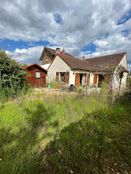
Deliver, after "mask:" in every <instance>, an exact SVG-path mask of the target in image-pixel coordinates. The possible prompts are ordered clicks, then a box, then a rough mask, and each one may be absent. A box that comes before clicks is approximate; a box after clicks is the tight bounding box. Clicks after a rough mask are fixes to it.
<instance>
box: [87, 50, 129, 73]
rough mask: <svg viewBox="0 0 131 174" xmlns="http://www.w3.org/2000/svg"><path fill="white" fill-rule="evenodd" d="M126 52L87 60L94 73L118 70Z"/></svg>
mask: <svg viewBox="0 0 131 174" xmlns="http://www.w3.org/2000/svg"><path fill="white" fill-rule="evenodd" d="M125 54H126V52H123V53H116V54H111V55H105V56H99V57H95V58H90V59H86V60H85V61H86V62H88V64H89V67H90V70H92V71H110V69H111V68H116V67H117V66H118V65H119V63H120V61H121V60H122V58H123V56H124V55H125Z"/></svg>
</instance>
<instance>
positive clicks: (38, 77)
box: [35, 71, 40, 79]
mask: <svg viewBox="0 0 131 174" xmlns="http://www.w3.org/2000/svg"><path fill="white" fill-rule="evenodd" d="M35 78H36V79H40V72H39V71H37V72H35Z"/></svg>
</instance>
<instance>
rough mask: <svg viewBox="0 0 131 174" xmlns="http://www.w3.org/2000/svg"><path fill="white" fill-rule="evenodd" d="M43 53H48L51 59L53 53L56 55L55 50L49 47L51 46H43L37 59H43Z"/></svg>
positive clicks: (53, 55)
mask: <svg viewBox="0 0 131 174" xmlns="http://www.w3.org/2000/svg"><path fill="white" fill-rule="evenodd" d="M45 53H47V54H48V55H49V57H50V59H51V60H52V61H53V60H54V58H55V55H56V50H54V49H51V48H47V47H44V49H43V51H42V54H41V56H40V59H39V60H42V59H43V57H44V54H45Z"/></svg>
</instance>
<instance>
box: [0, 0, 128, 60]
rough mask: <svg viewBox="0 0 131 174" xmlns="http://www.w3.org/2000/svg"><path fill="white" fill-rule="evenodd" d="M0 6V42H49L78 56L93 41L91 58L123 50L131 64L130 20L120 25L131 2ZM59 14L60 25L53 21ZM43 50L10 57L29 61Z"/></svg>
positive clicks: (32, 0)
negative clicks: (3, 40) (5, 39)
mask: <svg viewBox="0 0 131 174" xmlns="http://www.w3.org/2000/svg"><path fill="white" fill-rule="evenodd" d="M0 3H1V6H0V38H1V39H4V38H8V39H13V40H14V39H15V40H20V39H21V40H24V41H39V40H48V41H49V42H51V43H54V44H57V45H59V46H60V47H64V48H65V49H66V50H67V51H69V52H71V53H73V54H74V55H77V56H80V55H82V54H85V53H81V51H80V48H82V47H83V46H84V45H87V44H88V43H91V42H92V43H94V44H95V45H96V46H97V49H96V53H93V54H92V55H98V54H104V53H107V52H110V53H111V52H118V51H121V50H124V51H127V52H128V55H129V58H130V61H131V51H130V47H131V20H128V21H127V22H125V23H124V24H121V25H117V23H118V21H119V20H120V19H121V18H122V17H123V16H124V15H125V14H126V13H127V12H128V11H129V9H131V3H130V0H123V1H120V0H106V1H105V0H72V1H70V0H66V1H61V0H55V1H54V0H48V1H47V0H29V1H27V0H23V1H21V0H13V1H11V0H4V1H3V0H0ZM56 13H57V14H60V15H61V17H62V24H61V25H59V24H58V23H56V22H55V20H54V14H56ZM124 30H128V34H124V32H123V31H124ZM38 50H39V51H38ZM41 50H42V47H32V48H27V49H25V50H19V49H18V50H15V51H14V53H13V52H12V53H11V54H13V55H14V57H17V56H20V57H19V59H18V60H22V61H24V60H25V61H26V62H29V60H30V61H33V60H36V59H37V60H38V58H39V56H40V51H41ZM90 55H91V54H89V55H88V56H90Z"/></svg>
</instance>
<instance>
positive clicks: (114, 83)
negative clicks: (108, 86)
mask: <svg viewBox="0 0 131 174" xmlns="http://www.w3.org/2000/svg"><path fill="white" fill-rule="evenodd" d="M119 66H123V67H125V69H128V65H127V58H126V54H125V55H124V57H123V58H122V60H121V62H120V63H119V65H118V66H117V68H118V67H119ZM117 68H116V70H115V71H114V75H113V81H112V87H113V89H114V90H117V89H118V88H119V82H120V79H119V77H118V75H117ZM127 75H128V73H127V72H125V73H124V74H123V78H122V81H121V88H124V87H126V80H127Z"/></svg>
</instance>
